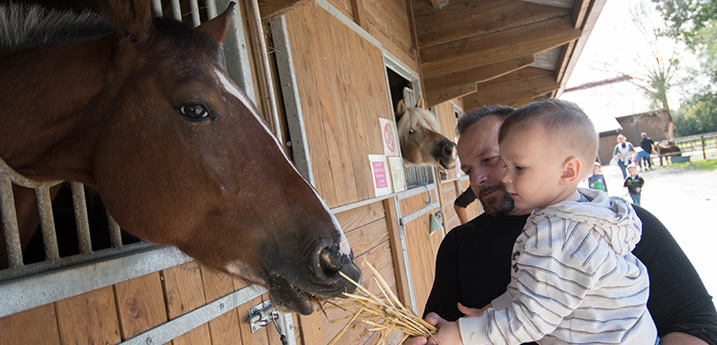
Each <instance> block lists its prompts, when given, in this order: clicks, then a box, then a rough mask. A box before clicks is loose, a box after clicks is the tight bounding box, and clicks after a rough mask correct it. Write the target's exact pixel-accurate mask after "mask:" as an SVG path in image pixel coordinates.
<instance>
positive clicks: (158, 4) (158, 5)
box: [152, 0, 164, 17]
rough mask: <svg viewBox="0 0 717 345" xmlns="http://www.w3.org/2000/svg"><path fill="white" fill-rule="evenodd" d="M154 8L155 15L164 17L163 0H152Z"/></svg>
mask: <svg viewBox="0 0 717 345" xmlns="http://www.w3.org/2000/svg"><path fill="white" fill-rule="evenodd" d="M152 10H153V11H154V15H155V16H158V17H163V16H164V13H162V0H152Z"/></svg>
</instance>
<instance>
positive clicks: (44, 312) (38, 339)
mask: <svg viewBox="0 0 717 345" xmlns="http://www.w3.org/2000/svg"><path fill="white" fill-rule="evenodd" d="M55 344H60V333H59V331H58V329H57V318H56V316H55V305H54V304H52V303H51V304H46V305H43V306H40V307H37V308H33V309H30V310H26V311H23V312H20V313H17V314H12V315H9V316H6V317H3V318H0V345H55Z"/></svg>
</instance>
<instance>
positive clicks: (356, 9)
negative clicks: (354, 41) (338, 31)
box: [351, 0, 368, 31]
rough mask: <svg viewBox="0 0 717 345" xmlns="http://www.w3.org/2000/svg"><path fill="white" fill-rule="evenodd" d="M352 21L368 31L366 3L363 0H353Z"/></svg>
mask: <svg viewBox="0 0 717 345" xmlns="http://www.w3.org/2000/svg"><path fill="white" fill-rule="evenodd" d="M351 2H352V4H353V15H354V22H356V24H358V25H359V26H360V27H362V28H363V29H364V30H366V31H368V18H367V13H366V4H365V1H364V0H353V1H351Z"/></svg>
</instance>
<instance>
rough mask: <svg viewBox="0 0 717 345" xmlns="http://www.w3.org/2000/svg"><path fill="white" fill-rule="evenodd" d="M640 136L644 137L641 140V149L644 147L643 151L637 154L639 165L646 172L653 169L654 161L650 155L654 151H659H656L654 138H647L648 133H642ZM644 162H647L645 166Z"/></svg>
mask: <svg viewBox="0 0 717 345" xmlns="http://www.w3.org/2000/svg"><path fill="white" fill-rule="evenodd" d="M640 136H641V137H642V140H640V147H642V151H640V152H638V153H637V165H638V166H640V169H642V170H643V171H644V170H647V169H652V159H650V155H651V154H652V150H655V151H657V149H655V142H654V141H652V138H650V137H648V136H647V133H645V132H642V134H640ZM643 160H644V161H645V165H644V166H643V165H642V161H643Z"/></svg>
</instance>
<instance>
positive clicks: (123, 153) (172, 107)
mask: <svg viewBox="0 0 717 345" xmlns="http://www.w3.org/2000/svg"><path fill="white" fill-rule="evenodd" d="M149 5H150V4H149V0H137V1H126V0H115V1H109V3H108V5H107V6H106V11H105V12H106V14H107V16H108V18H109V21H110V23H111V24H112V26H113V27H114V30H115V31H116V32H115V33H108V35H103V36H97V37H93V38H90V39H85V40H75V41H64V42H55V43H48V44H43V45H41V46H40V47H39V48H36V47H35V46H25V47H23V48H17V49H13V50H9V51H7V52H2V53H0V54H1V55H0V70H2V71H3V72H2V73H0V104H3V106H4V110H5V111H3V114H2V115H0V116H2V122H3V125H2V126H0V156H2V157H3V158H4V159H5V160H6V161H7V163H8V164H9V165H10V166H12V167H13V168H14V169H15V170H17V171H18V172H19V173H21V174H24V175H25V176H27V177H28V178H32V179H35V180H48V179H63V180H74V181H79V182H83V183H85V184H88V185H90V186H94V187H95V189H96V190H97V191H98V193H99V195H100V196H101V198H102V200H103V201H104V203H105V206H106V207H107V209H108V211H109V212H110V213H111V214H112V215H113V217H114V218H115V219H116V220H117V222H118V223H119V224H120V225H121V226H122V228H124V229H125V230H127V231H128V232H130V233H133V234H135V235H137V236H139V237H141V238H143V239H145V240H148V241H151V242H155V243H161V244H169V245H174V246H177V247H178V248H179V249H181V250H182V251H184V252H186V253H187V254H189V255H190V256H192V257H194V258H196V259H197V260H198V261H200V262H202V263H204V264H205V265H207V266H209V267H212V268H215V269H218V270H221V271H224V272H227V273H230V274H233V275H236V276H239V277H242V278H245V279H246V280H248V281H250V282H254V283H257V284H260V285H263V286H265V287H267V288H268V290H269V297H270V298H271V300H272V301H273V302H274V305H275V306H277V307H278V308H279V309H281V310H288V311H296V312H300V313H303V314H309V313H311V312H312V311H313V305H312V302H311V301H310V300H311V297H312V296H316V297H318V298H330V297H336V296H339V295H341V293H342V292H344V291H353V290H354V289H355V288H354V287H353V286H352V285H351V284H350V283H348V282H347V281H346V280H345V279H343V278H342V277H341V276H340V274H339V272H344V273H345V274H347V275H348V276H349V277H352V278H353V279H360V270H359V268H358V267H357V266H356V265H355V264H354V262H353V253H352V251H351V248H350V247H349V245H348V243H347V241H346V238H345V236H344V235H343V233H342V231H341V229H340V227H339V225H338V223H337V221H336V219H335V218H334V217H333V215H332V214H331V213H330V211H329V210H328V208H327V206H326V205H325V204H324V202H323V201H322V199H321V198H320V197H319V196H318V195H317V193H316V191H315V190H314V189H313V188H312V186H311V185H309V184H308V183H307V182H306V181H305V180H304V179H303V178H302V177H301V175H300V174H299V173H298V172H297V171H296V169H295V168H294V166H293V165H292V164H291V163H290V161H289V160H288V159H287V157H286V155H285V154H284V152H283V150H282V148H281V146H280V144H279V143H278V142H277V140H276V139H275V138H274V137H273V136H272V134H271V132H270V131H269V129H268V128H267V126H266V125H265V124H264V123H263V121H262V119H261V117H260V115H259V113H258V112H257V110H256V108H255V107H254V105H253V104H252V103H251V102H250V101H249V99H248V98H247V96H246V95H245V94H244V93H243V92H242V91H241V90H240V89H239V88H238V87H237V86H236V85H235V84H234V83H233V82H232V81H231V79H230V78H229V77H228V76H227V73H226V72H225V71H224V69H223V67H222V65H221V63H220V60H219V54H220V51H219V46H218V43H219V42H221V41H222V40H223V38H224V36H225V33H226V31H227V27H228V24H229V20H230V15H229V14H230V13H231V9H232V7H233V4H232V5H230V7H229V9H228V10H227V11H226V12H225V13H223V14H222V15H220V16H218V17H217V18H214V19H213V20H210V21H208V22H206V23H204V24H202V25H201V26H199V27H198V28H197V29H193V28H190V27H188V26H185V25H183V24H182V23H179V22H176V21H174V20H171V19H162V18H151V15H150V6H149Z"/></svg>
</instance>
